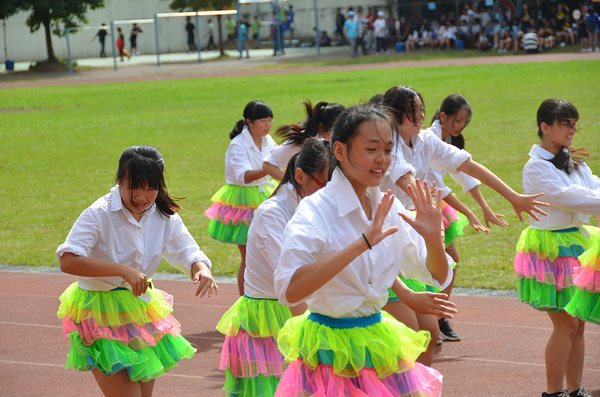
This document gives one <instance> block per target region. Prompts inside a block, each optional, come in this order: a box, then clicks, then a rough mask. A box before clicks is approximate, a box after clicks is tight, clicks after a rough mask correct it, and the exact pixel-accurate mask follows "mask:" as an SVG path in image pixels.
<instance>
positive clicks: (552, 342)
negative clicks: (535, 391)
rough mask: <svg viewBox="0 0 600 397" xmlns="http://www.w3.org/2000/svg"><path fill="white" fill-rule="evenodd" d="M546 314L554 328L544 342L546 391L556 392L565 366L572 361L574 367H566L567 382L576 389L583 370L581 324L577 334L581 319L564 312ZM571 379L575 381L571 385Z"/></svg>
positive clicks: (562, 379) (564, 372)
mask: <svg viewBox="0 0 600 397" xmlns="http://www.w3.org/2000/svg"><path fill="white" fill-rule="evenodd" d="M548 316H550V320H552V325H553V326H554V330H553V331H552V335H550V339H548V343H547V344H546V353H545V359H546V378H547V379H546V380H547V382H548V390H547V392H548V393H556V392H557V391H558V389H559V388H562V387H563V381H564V378H565V374H566V373H567V366H568V365H569V364H570V363H573V365H574V368H569V369H568V373H569V381H568V383H569V384H571V386H572V387H574V388H575V389H576V388H577V385H578V384H579V383H580V382H581V376H582V375H581V372H582V370H583V326H581V328H582V330H581V334H580V336H578V334H579V332H580V330H579V328H580V323H582V321H580V320H579V319H577V318H575V317H571V316H570V315H569V314H568V313H566V312H560V313H552V312H548ZM574 345H575V346H574ZM573 348H575V349H573ZM573 381H576V382H577V383H575V385H573V384H572V383H573ZM575 389H573V390H575Z"/></svg>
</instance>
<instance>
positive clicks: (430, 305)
mask: <svg viewBox="0 0 600 397" xmlns="http://www.w3.org/2000/svg"><path fill="white" fill-rule="evenodd" d="M447 299H448V295H446V294H442V293H437V294H436V293H432V292H415V293H413V294H411V295H410V298H409V299H406V298H404V297H403V299H402V302H404V303H405V304H406V306H408V307H409V308H410V309H412V310H414V311H415V312H416V313H420V314H433V315H434V316H438V317H444V318H448V319H452V318H454V314H456V313H458V311H457V310H456V309H455V307H456V305H455V304H454V303H452V302H450V301H448V300H447Z"/></svg>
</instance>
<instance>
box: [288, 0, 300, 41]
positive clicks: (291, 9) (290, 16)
mask: <svg viewBox="0 0 600 397" xmlns="http://www.w3.org/2000/svg"><path fill="white" fill-rule="evenodd" d="M285 13H286V16H287V20H288V22H289V24H290V37H291V38H294V27H295V26H296V24H295V23H294V17H295V16H296V10H294V6H293V5H291V4H290V5H289V7H288V9H287V10H286V11H285ZM296 34H298V32H296Z"/></svg>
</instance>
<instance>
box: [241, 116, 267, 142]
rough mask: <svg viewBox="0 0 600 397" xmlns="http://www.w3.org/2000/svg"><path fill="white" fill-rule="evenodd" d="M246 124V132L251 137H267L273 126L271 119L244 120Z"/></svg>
mask: <svg viewBox="0 0 600 397" xmlns="http://www.w3.org/2000/svg"><path fill="white" fill-rule="evenodd" d="M246 123H247V124H248V130H249V131H250V134H252V136H256V137H262V136H267V135H269V131H271V127H272V126H273V117H265V118H262V119H256V120H254V121H252V120H246Z"/></svg>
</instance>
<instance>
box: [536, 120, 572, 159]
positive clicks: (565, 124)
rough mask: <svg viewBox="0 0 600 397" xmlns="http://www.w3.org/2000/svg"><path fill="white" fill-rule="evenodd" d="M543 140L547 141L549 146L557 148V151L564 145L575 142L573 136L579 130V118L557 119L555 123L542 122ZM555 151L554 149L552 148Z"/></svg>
mask: <svg viewBox="0 0 600 397" xmlns="http://www.w3.org/2000/svg"><path fill="white" fill-rule="evenodd" d="M541 129H542V133H543V135H542V142H544V143H546V145H547V147H548V148H551V149H552V148H553V149H556V150H555V151H556V153H558V150H559V149H560V148H561V147H563V146H567V147H569V146H571V145H572V144H573V136H575V133H576V132H577V120H563V121H560V120H556V121H555V122H554V123H553V124H551V125H548V124H546V123H542V125H541ZM550 151H551V152H554V151H553V150H550Z"/></svg>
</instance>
